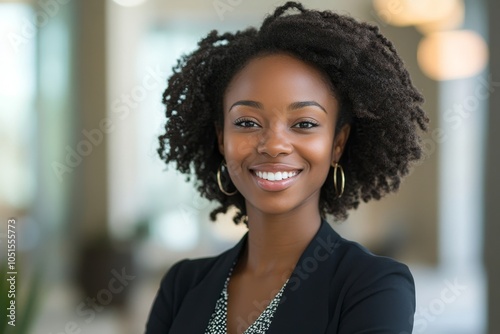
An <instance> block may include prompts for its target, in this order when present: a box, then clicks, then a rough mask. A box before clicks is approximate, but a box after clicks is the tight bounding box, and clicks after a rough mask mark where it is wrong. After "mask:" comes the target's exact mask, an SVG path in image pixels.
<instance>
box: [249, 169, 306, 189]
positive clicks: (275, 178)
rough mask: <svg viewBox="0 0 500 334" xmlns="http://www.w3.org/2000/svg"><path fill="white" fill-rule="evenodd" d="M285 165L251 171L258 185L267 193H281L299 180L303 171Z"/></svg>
mask: <svg viewBox="0 0 500 334" xmlns="http://www.w3.org/2000/svg"><path fill="white" fill-rule="evenodd" d="M290 167H291V166H285V165H281V166H279V165H268V166H259V167H256V168H255V169H251V172H252V175H253V176H254V178H255V181H256V183H257V185H258V186H259V187H260V188H261V189H263V190H266V191H281V190H285V189H287V188H288V187H290V186H291V185H292V184H293V183H295V181H296V180H297V175H299V174H300V172H301V171H302V170H301V169H292V168H290Z"/></svg>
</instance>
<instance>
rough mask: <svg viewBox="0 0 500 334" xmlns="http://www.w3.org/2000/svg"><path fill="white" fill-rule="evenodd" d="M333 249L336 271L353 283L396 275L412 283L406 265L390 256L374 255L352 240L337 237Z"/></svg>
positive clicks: (371, 281) (369, 281)
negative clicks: (335, 254)
mask: <svg viewBox="0 0 500 334" xmlns="http://www.w3.org/2000/svg"><path fill="white" fill-rule="evenodd" d="M335 251H336V252H337V253H338V254H337V255H338V256H337V260H338V263H337V268H336V269H337V272H339V273H343V274H345V277H346V278H348V279H349V280H350V281H352V282H353V283H355V282H357V283H358V284H362V283H363V282H365V283H367V284H369V283H373V282H376V281H379V280H380V279H381V278H383V277H388V276H398V277H400V278H401V279H403V280H407V281H408V282H409V283H411V284H412V285H413V277H412V275H411V272H410V270H409V268H408V266H407V265H405V264H403V263H401V262H398V261H396V260H394V259H392V258H390V257H386V256H379V255H375V254H373V253H372V252H370V251H369V250H368V249H366V248H365V247H363V246H362V245H360V244H358V243H357V242H354V241H349V240H346V239H344V238H342V237H339V239H338V243H337V245H336V249H335Z"/></svg>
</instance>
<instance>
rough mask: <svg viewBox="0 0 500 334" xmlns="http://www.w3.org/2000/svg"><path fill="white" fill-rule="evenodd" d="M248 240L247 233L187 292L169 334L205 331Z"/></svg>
mask: <svg viewBox="0 0 500 334" xmlns="http://www.w3.org/2000/svg"><path fill="white" fill-rule="evenodd" d="M246 240H247V235H245V236H244V237H243V238H242V239H241V240H240V241H239V242H238V243H237V244H236V246H234V247H233V248H231V249H229V250H228V251H226V252H225V253H223V254H221V255H220V256H219V257H218V258H217V259H216V262H215V264H214V265H213V267H212V268H211V269H210V271H209V272H208V274H207V275H206V276H205V277H204V278H203V279H202V280H201V281H200V282H199V284H197V285H196V286H195V287H193V289H191V290H190V291H189V292H188V293H187V294H186V296H185V298H184V300H183V303H182V306H181V308H180V310H179V312H178V314H177V316H176V319H175V321H174V323H173V324H172V327H171V329H170V331H169V334H186V333H205V330H206V328H207V326H208V322H209V320H210V318H211V316H212V313H213V312H214V310H215V303H216V301H217V300H218V299H219V297H220V294H221V292H222V288H223V287H224V282H225V281H226V278H227V275H228V274H229V270H230V269H231V267H232V266H233V263H234V261H235V260H236V258H237V257H238V256H239V254H240V251H241V249H242V248H243V247H244V245H245V244H246Z"/></svg>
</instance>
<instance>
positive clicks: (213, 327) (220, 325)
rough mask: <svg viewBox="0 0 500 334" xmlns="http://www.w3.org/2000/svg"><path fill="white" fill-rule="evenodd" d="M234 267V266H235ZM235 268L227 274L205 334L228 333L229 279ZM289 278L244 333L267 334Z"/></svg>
mask: <svg viewBox="0 0 500 334" xmlns="http://www.w3.org/2000/svg"><path fill="white" fill-rule="evenodd" d="M233 268H234V266H233ZM232 272H233V269H232V268H231V270H230V271H229V275H228V276H227V279H226V282H225V283H224V288H223V289H222V293H221V295H220V297H219V299H218V300H217V303H216V304H215V311H214V313H213V314H212V317H211V319H210V322H209V323H208V327H207V329H206V331H205V334H226V333H227V299H228V293H227V287H228V285H229V280H230V278H231V274H232ZM287 283H288V280H286V282H285V284H283V286H282V287H281V289H280V291H278V293H277V294H276V296H275V297H274V298H273V300H271V302H270V303H269V305H268V306H267V307H266V309H265V310H264V311H262V313H261V314H260V315H259V317H258V318H257V319H256V320H255V322H254V323H253V324H252V325H250V327H248V328H247V329H246V330H245V332H244V333H243V334H265V333H266V332H267V330H268V329H269V326H270V325H271V321H272V320H273V317H274V313H275V312H276V309H277V308H278V305H279V303H280V300H281V296H282V295H283V291H284V290H285V287H286V284H287Z"/></svg>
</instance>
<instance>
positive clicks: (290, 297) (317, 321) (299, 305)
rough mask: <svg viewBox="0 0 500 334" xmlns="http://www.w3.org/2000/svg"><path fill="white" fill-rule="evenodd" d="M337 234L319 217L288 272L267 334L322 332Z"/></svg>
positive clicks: (327, 304) (327, 315)
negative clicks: (301, 251)
mask: <svg viewBox="0 0 500 334" xmlns="http://www.w3.org/2000/svg"><path fill="white" fill-rule="evenodd" d="M338 240H339V235H338V234H337V233H336V232H335V231H334V230H333V229H332V228H331V226H330V225H329V224H328V223H327V222H326V221H324V220H323V221H322V223H321V226H320V228H319V230H318V232H317V233H316V235H315V237H314V238H313V240H311V242H310V243H309V245H308V246H307V248H306V249H305V251H304V253H303V254H302V256H301V257H300V259H299V261H298V262H297V265H296V267H295V269H294V271H293V273H292V275H291V276H290V279H289V281H288V284H287V286H286V288H285V291H284V293H283V296H282V299H281V303H280V305H279V307H278V309H277V310H276V313H275V315H274V318H273V321H272V323H271V326H270V328H269V331H268V334H282V333H324V332H325V330H326V328H327V326H328V323H329V321H330V315H329V309H328V307H329V304H330V303H329V295H330V282H331V280H332V278H333V274H334V273H333V268H334V266H333V265H332V261H334V256H333V254H334V251H335V248H336V247H337V246H338Z"/></svg>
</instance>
